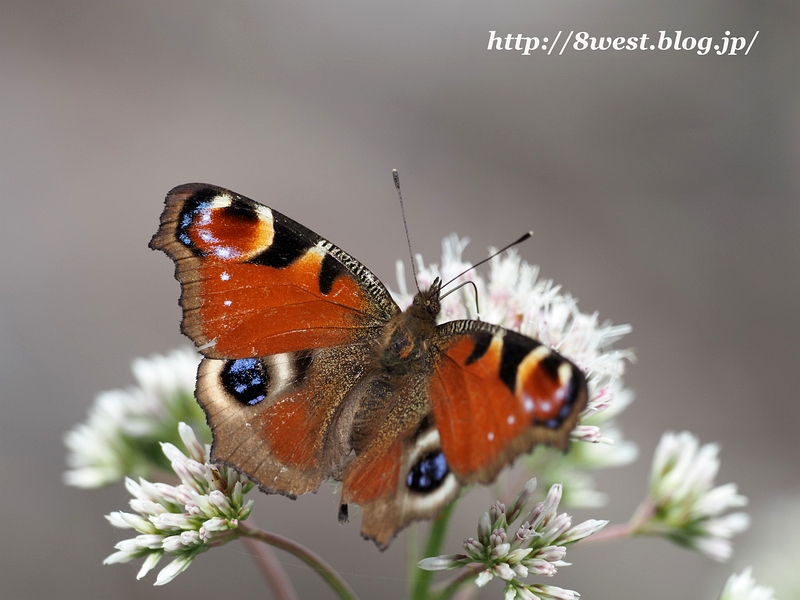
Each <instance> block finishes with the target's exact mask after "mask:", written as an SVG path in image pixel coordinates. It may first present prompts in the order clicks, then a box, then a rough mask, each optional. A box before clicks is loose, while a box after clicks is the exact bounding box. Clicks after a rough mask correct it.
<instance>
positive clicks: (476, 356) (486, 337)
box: [464, 331, 492, 366]
mask: <svg viewBox="0 0 800 600" xmlns="http://www.w3.org/2000/svg"><path fill="white" fill-rule="evenodd" d="M472 338H473V339H474V340H475V347H474V348H472V352H471V353H470V355H469V356H468V357H467V361H466V362H465V363H464V366H466V365H471V364H472V363H474V362H475V361H477V360H480V359H481V358H482V357H483V355H484V354H486V351H487V350H488V349H489V346H490V345H491V344H492V334H491V333H489V332H488V331H476V332H475V333H474V334H473V336H472Z"/></svg>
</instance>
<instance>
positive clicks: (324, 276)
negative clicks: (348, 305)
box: [319, 254, 347, 296]
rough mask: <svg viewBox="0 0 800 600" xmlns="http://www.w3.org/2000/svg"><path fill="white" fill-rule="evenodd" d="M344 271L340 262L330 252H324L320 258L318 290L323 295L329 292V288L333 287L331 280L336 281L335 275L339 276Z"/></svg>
mask: <svg viewBox="0 0 800 600" xmlns="http://www.w3.org/2000/svg"><path fill="white" fill-rule="evenodd" d="M346 272H347V271H345V268H344V267H343V266H342V263H340V262H339V261H338V260H336V259H335V258H334V257H333V256H331V255H330V254H326V255H325V258H323V259H322V266H321V267H320V270H319V291H321V292H322V293H323V294H324V295H325V296H327V295H328V294H330V292H331V289H333V282H334V281H336V278H337V277H341V276H342V275H344V274H345V273H346Z"/></svg>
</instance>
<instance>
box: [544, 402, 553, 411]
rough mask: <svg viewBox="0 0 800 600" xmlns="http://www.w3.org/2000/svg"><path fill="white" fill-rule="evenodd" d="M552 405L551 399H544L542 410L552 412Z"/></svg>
mask: <svg viewBox="0 0 800 600" xmlns="http://www.w3.org/2000/svg"><path fill="white" fill-rule="evenodd" d="M552 406H553V405H552V404H550V401H549V400H542V410H543V411H544V412H550V409H551V408H552Z"/></svg>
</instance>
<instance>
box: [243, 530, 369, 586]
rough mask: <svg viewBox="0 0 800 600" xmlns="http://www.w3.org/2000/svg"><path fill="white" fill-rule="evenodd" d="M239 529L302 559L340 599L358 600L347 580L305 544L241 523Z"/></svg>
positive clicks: (248, 535) (244, 534) (247, 535)
mask: <svg viewBox="0 0 800 600" xmlns="http://www.w3.org/2000/svg"><path fill="white" fill-rule="evenodd" d="M239 531H241V535H243V536H246V537H249V538H253V539H256V540H260V541H262V542H264V543H265V544H269V545H270V546H274V547H276V548H280V549H281V550H285V551H286V552H288V553H289V554H291V555H293V556H296V557H297V558H299V559H300V560H302V561H303V562H304V563H306V564H307V565H308V566H310V567H311V568H312V569H314V570H315V571H316V572H317V573H319V575H320V577H322V578H323V579H324V580H325V581H326V583H327V584H328V585H329V586H331V588H332V589H333V591H334V592H336V594H337V595H338V596H339V598H341V599H342V600H358V596H356V593H355V592H354V591H353V590H352V589H351V588H350V586H349V585H347V582H346V581H345V580H344V579H342V576H341V575H339V574H338V573H337V572H336V571H335V570H334V569H333V567H331V566H330V565H329V564H328V563H326V562H325V561H324V560H323V559H322V558H321V557H320V556H318V555H317V554H315V553H314V552H312V551H311V550H309V549H308V548H306V547H305V546H301V545H300V544H298V543H297V542H294V541H292V540H290V539H288V538H285V537H283V536H282V535H278V534H277V533H271V532H269V531H264V530H263V529H251V528H250V527H247V526H246V525H243V524H242V523H240V524H239Z"/></svg>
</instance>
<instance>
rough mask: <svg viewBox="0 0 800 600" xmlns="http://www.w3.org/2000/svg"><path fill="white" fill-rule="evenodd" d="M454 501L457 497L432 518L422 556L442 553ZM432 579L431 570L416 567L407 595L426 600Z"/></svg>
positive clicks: (454, 504) (416, 599)
mask: <svg viewBox="0 0 800 600" xmlns="http://www.w3.org/2000/svg"><path fill="white" fill-rule="evenodd" d="M456 502H458V498H456V499H455V500H453V501H452V502H451V503H450V504H448V505H447V506H446V507H445V508H444V509H443V510H442V511H441V512H440V513H439V514H438V515H436V518H435V519H434V520H433V524H432V525H431V531H430V533H429V534H428V542H427V543H426V544H425V552H424V554H423V558H428V557H430V556H438V555H439V554H441V553H442V546H444V538H445V534H446V533H447V526H448V525H449V523H450V517H451V516H452V515H453V509H455V506H456ZM432 581H433V571H425V570H423V569H419V568H418V569H416V570H415V571H414V573H413V574H412V577H411V588H410V593H409V596H408V597H409V598H411V599H412V600H427V599H428V598H429V597H430V587H431V582H432Z"/></svg>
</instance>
